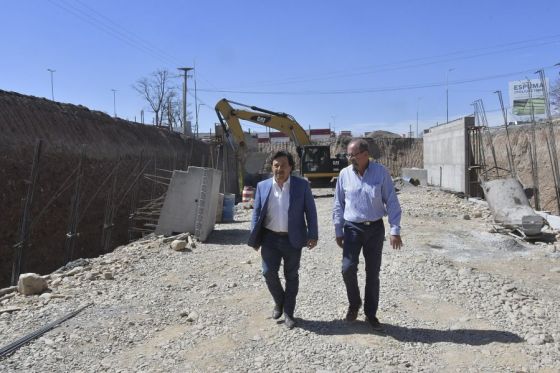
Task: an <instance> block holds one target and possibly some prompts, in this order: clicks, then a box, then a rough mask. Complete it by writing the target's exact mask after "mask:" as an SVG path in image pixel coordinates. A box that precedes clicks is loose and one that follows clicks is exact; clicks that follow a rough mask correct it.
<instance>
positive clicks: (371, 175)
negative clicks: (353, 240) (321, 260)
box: [333, 161, 401, 237]
mask: <svg viewBox="0 0 560 373" xmlns="http://www.w3.org/2000/svg"><path fill="white" fill-rule="evenodd" d="M385 215H388V217H389V225H390V227H391V235H400V232H401V227H400V224H401V206H400V204H399V199H398V198H397V193H396V192H395V187H394V185H393V180H392V179H391V175H390V174H389V171H387V169H386V168H385V167H384V166H383V165H381V164H379V163H374V162H371V161H370V162H369V164H368V167H367V169H366V171H365V172H364V175H363V176H360V175H359V174H358V173H357V172H356V171H354V168H353V166H352V165H349V166H348V167H345V168H344V169H343V170H342V171H340V174H339V175H338V180H337V182H336V191H335V195H334V208H333V222H334V229H335V233H336V237H342V236H344V234H343V230H342V228H343V226H344V222H345V221H350V222H353V223H362V222H364V221H375V220H379V219H381V218H383V217H384V216H385Z"/></svg>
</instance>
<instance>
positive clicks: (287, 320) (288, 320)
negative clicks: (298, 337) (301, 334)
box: [284, 315, 296, 329]
mask: <svg viewBox="0 0 560 373" xmlns="http://www.w3.org/2000/svg"><path fill="white" fill-rule="evenodd" d="M284 324H286V328H288V329H293V328H294V327H295V326H296V319H294V317H293V316H288V315H284Z"/></svg>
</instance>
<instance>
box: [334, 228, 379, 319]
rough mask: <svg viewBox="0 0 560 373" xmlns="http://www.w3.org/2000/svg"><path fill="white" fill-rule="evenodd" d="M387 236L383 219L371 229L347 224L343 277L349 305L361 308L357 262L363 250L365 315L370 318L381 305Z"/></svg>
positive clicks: (345, 229) (343, 251)
mask: <svg viewBox="0 0 560 373" xmlns="http://www.w3.org/2000/svg"><path fill="white" fill-rule="evenodd" d="M384 237H385V227H384V225H383V220H381V219H380V220H378V221H377V222H375V223H372V224H371V225H369V226H368V225H364V224H361V223H351V222H346V223H345V224H344V245H343V250H342V253H343V254H342V256H343V257H342V277H343V278H344V284H345V285H346V294H347V296H348V303H349V306H350V308H354V309H358V308H360V306H361V305H362V299H361V298H360V288H359V287H358V263H359V261H360V251H361V250H362V248H363V252H364V261H365V264H366V289H365V294H364V313H365V315H366V316H367V317H368V318H373V317H375V316H376V314H377V308H378V306H379V270H380V269H381V254H382V251H383V240H384Z"/></svg>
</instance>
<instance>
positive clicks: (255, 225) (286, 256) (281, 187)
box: [248, 151, 318, 329]
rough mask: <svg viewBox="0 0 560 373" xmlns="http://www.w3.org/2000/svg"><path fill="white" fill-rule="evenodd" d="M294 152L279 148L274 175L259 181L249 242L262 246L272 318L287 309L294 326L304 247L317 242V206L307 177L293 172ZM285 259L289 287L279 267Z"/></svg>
mask: <svg viewBox="0 0 560 373" xmlns="http://www.w3.org/2000/svg"><path fill="white" fill-rule="evenodd" d="M293 168H294V159H293V157H292V155H291V154H290V153H288V152H285V151H279V152H277V153H276V154H274V156H273V157H272V173H273V177H272V178H270V179H267V180H264V181H261V182H260V183H258V184H257V191H256V193H255V203H254V210H253V218H252V221H251V234H250V236H249V241H248V245H249V246H251V247H253V248H254V249H255V250H259V248H260V250H261V257H262V268H263V276H264V278H265V281H266V285H267V287H268V290H269V291H270V294H271V295H272V298H273V299H274V303H275V306H274V310H273V311H272V318H273V319H278V318H280V316H282V313H284V318H285V325H286V327H288V328H289V329H292V328H293V327H294V326H295V324H296V322H295V319H294V310H295V306H296V296H297V293H298V288H299V274H298V271H299V263H300V259H301V249H302V247H303V246H307V247H308V248H309V249H312V248H314V247H315V246H316V245H317V239H318V226H317V210H316V208H315V201H314V200H313V194H312V193H311V188H310V186H309V183H308V182H307V180H305V179H302V178H299V177H296V176H291V172H292V170H293ZM282 261H284V278H285V280H286V284H285V289H284V288H283V287H282V283H281V282H280V278H279V276H278V270H279V269H280V263H281V262H282Z"/></svg>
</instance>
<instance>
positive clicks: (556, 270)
mask: <svg viewBox="0 0 560 373" xmlns="http://www.w3.org/2000/svg"><path fill="white" fill-rule="evenodd" d="M550 272H554V273H560V267H554V268H551V269H550Z"/></svg>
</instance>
